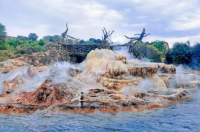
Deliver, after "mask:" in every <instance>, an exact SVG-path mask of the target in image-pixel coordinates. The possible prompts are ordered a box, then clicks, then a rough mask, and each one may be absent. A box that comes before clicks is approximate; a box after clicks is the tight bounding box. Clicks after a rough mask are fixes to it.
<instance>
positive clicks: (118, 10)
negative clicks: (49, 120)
mask: <svg viewBox="0 0 200 132" xmlns="http://www.w3.org/2000/svg"><path fill="white" fill-rule="evenodd" d="M199 7H200V1H199V0H0V18H1V19H0V23H2V24H3V25H5V26H6V29H7V33H8V35H9V36H17V35H24V36H28V34H29V33H31V32H32V33H36V34H37V35H38V36H39V37H40V38H42V37H43V36H45V35H60V34H61V33H62V32H63V31H64V30H65V24H66V23H68V25H69V32H68V34H69V35H71V36H73V37H76V38H81V39H84V40H88V39H89V38H101V36H102V31H101V29H102V28H103V27H106V29H107V30H115V33H114V34H113V36H112V38H111V39H112V41H114V42H121V43H124V42H127V40H126V39H125V38H124V37H123V35H127V36H134V34H136V33H140V32H141V31H142V28H146V32H147V33H151V35H150V36H148V37H146V38H145V39H144V41H150V42H151V41H153V40H164V41H167V42H169V44H170V45H172V44H173V43H174V42H175V41H187V40H190V41H191V42H196V41H200V15H199V14H200V8H199Z"/></svg>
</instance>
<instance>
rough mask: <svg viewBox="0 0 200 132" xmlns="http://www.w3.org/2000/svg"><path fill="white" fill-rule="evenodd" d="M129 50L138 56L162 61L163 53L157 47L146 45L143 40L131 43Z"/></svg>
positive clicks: (153, 60)
mask: <svg viewBox="0 0 200 132" xmlns="http://www.w3.org/2000/svg"><path fill="white" fill-rule="evenodd" d="M129 51H130V53H132V54H133V55H134V56H136V58H139V59H142V58H148V59H149V60H150V61H152V62H161V56H162V53H161V52H160V51H159V50H158V49H157V48H156V47H154V46H152V45H146V44H144V43H143V42H141V41H137V42H135V43H134V44H133V45H131V46H130V49H129Z"/></svg>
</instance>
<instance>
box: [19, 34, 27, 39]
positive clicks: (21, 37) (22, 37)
mask: <svg viewBox="0 0 200 132" xmlns="http://www.w3.org/2000/svg"><path fill="white" fill-rule="evenodd" d="M17 38H18V39H19V40H28V37H26V36H21V35H18V36H17Z"/></svg>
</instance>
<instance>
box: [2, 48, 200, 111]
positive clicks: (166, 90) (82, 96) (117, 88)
mask: <svg viewBox="0 0 200 132" xmlns="http://www.w3.org/2000/svg"><path fill="white" fill-rule="evenodd" d="M32 62H34V61H32ZM40 63H41V61H39V62H37V64H39V65H40ZM15 65H18V66H20V65H21V64H20V63H15ZM39 65H36V66H29V67H27V69H28V70H27V74H22V75H18V76H16V77H15V78H14V79H12V80H9V81H4V82H3V85H4V93H3V94H2V95H1V96H0V104H1V105H0V113H7V114H10V113H33V112H35V111H37V110H60V111H69V112H95V110H98V111H102V112H111V113H115V112H119V111H143V110H149V109H155V108H161V107H167V106H169V105H172V104H174V103H177V102H180V101H184V100H188V99H190V98H191V97H192V93H193V92H195V91H196V90H197V87H199V80H200V77H199V75H198V74H196V73H194V74H193V75H194V76H195V77H193V78H192V79H193V81H191V80H187V83H186V81H185V83H183V81H181V80H182V78H181V77H179V76H178V75H177V74H175V73H176V68H175V67H174V66H172V65H165V64H162V63H159V64H158V63H143V62H137V61H129V60H127V58H126V56H124V55H116V54H114V53H113V52H112V51H111V50H98V49H96V50H93V51H91V52H90V53H89V54H88V55H87V57H86V59H85V61H84V62H83V63H82V65H84V68H83V69H82V70H80V69H76V68H72V67H69V68H65V67H59V66H57V65H55V66H53V67H51V69H48V70H47V71H49V72H47V73H46V72H44V73H42V72H41V71H45V68H43V67H42V66H39ZM37 66H38V67H37ZM48 68H50V67H48ZM41 76H42V77H41ZM184 76H185V74H184ZM171 82H173V83H174V84H175V85H173V86H174V87H172V88H171V86H172V84H171ZM32 85H34V86H32ZM32 87H34V88H32ZM30 89H31V90H30Z"/></svg>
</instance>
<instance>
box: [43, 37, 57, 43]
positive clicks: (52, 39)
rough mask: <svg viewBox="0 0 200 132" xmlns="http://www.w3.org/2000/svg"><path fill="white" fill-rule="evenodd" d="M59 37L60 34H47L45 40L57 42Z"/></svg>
mask: <svg viewBox="0 0 200 132" xmlns="http://www.w3.org/2000/svg"><path fill="white" fill-rule="evenodd" d="M59 37H60V36H59V35H54V36H50V35H47V36H44V37H43V40H44V41H47V42H55V41H56V40H58V38H59Z"/></svg>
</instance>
